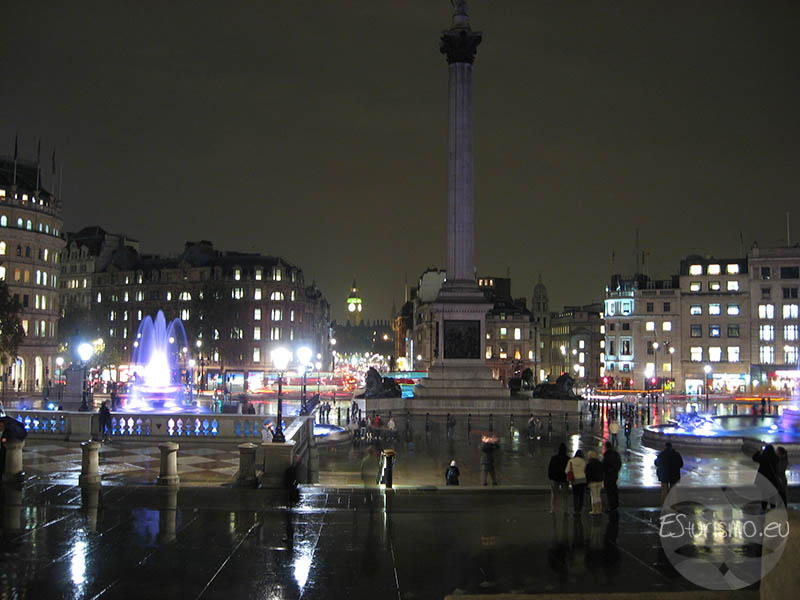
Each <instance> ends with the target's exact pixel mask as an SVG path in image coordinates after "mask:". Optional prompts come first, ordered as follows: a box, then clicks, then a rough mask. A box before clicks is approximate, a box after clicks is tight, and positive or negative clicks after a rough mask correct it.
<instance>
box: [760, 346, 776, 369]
mask: <svg viewBox="0 0 800 600" xmlns="http://www.w3.org/2000/svg"><path fill="white" fill-rule="evenodd" d="M758 358H759V360H760V361H761V364H764V365H771V364H774V363H775V347H774V346H761V347H759V349H758Z"/></svg>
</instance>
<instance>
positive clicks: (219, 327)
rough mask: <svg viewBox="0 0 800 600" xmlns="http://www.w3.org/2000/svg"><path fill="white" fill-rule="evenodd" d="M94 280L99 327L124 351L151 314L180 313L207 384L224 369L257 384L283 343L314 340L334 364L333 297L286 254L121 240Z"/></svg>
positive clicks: (320, 354)
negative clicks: (167, 252) (165, 250)
mask: <svg viewBox="0 0 800 600" xmlns="http://www.w3.org/2000/svg"><path fill="white" fill-rule="evenodd" d="M92 285H93V290H94V291H93V294H94V296H93V298H92V303H93V310H96V311H98V312H99V314H100V315H101V318H102V320H103V322H104V323H105V324H106V325H105V327H104V330H102V331H101V334H103V335H104V336H105V339H106V340H107V343H111V344H114V345H116V346H117V348H118V350H119V355H120V356H122V357H130V355H131V352H132V348H133V343H134V341H135V340H136V335H137V332H138V328H139V325H140V323H141V322H142V320H143V319H144V317H145V316H147V315H151V316H155V315H156V313H157V312H158V311H159V310H163V311H164V314H165V317H166V318H167V321H170V320H171V319H174V318H180V319H181V320H182V321H183V323H184V327H185V329H186V333H187V344H188V347H190V348H191V349H192V350H191V351H190V352H189V354H190V355H193V356H194V357H195V359H196V361H197V362H198V364H199V365H200V371H201V373H202V376H203V377H204V378H205V380H204V381H203V385H204V386H208V385H210V382H211V381H212V380H213V379H214V377H218V379H217V381H218V380H219V377H222V376H224V378H225V380H226V381H228V380H229V379H230V378H231V377H233V378H235V381H236V382H237V383H236V385H234V386H233V388H234V389H236V388H237V387H241V388H243V389H247V388H253V387H255V386H257V385H259V382H260V380H261V379H262V378H263V376H264V374H265V372H267V371H269V370H271V369H272V361H271V357H270V353H271V351H272V350H273V349H275V348H277V347H279V346H282V347H286V348H288V349H290V350H292V351H295V350H296V349H297V348H299V347H301V346H309V347H310V348H311V350H312V355H313V356H314V357H316V360H319V361H320V362H321V363H322V364H321V365H320V366H321V368H324V369H327V368H328V367H329V364H330V357H331V347H330V339H331V336H330V307H329V305H328V302H327V301H326V300H325V298H324V297H323V295H322V293H321V292H320V291H319V290H318V289H317V288H316V286H315V285H311V286H306V284H305V280H304V275H303V271H302V269H300V268H299V267H297V266H296V265H293V264H292V263H290V262H288V261H286V260H284V259H283V258H280V257H274V256H263V255H259V254H244V253H238V252H221V251H218V250H215V249H214V248H213V246H212V244H211V243H210V242H207V241H201V242H187V244H186V246H185V249H184V252H183V253H182V254H181V255H180V256H178V257H175V258H170V257H161V256H152V255H141V254H139V253H138V252H137V251H136V250H135V249H134V248H132V247H131V246H123V247H120V248H118V249H117V250H116V251H115V252H114V253H113V256H112V259H111V261H110V262H109V264H108V266H107V267H106V269H105V270H103V271H101V272H97V273H95V274H94V280H93V284H92ZM212 324H213V325H212ZM128 360H129V358H128Z"/></svg>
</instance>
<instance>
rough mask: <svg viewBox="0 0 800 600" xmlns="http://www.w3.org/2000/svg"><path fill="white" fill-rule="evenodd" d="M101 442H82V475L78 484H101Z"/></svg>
mask: <svg viewBox="0 0 800 600" xmlns="http://www.w3.org/2000/svg"><path fill="white" fill-rule="evenodd" d="M100 445H101V444H100V442H81V475H80V477H78V485H100V469H99V461H98V451H99V450H100Z"/></svg>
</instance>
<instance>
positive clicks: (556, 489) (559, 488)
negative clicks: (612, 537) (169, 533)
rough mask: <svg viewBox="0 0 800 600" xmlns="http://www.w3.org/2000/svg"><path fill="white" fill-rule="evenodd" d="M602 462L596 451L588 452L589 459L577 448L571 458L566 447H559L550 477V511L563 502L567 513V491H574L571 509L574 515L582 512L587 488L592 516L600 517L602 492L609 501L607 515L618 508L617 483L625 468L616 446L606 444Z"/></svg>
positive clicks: (551, 465)
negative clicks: (603, 491)
mask: <svg viewBox="0 0 800 600" xmlns="http://www.w3.org/2000/svg"><path fill="white" fill-rule="evenodd" d="M603 448H604V452H603V457H602V460H601V459H600V457H599V456H598V454H597V452H595V451H594V450H589V452H588V453H587V455H586V456H584V454H583V451H582V450H580V449H578V450H576V451H575V454H574V456H573V457H572V458H569V457H568V455H567V446H566V444H563V443H562V444H560V445H559V447H558V452H557V453H556V454H555V455H554V456H553V457H552V458H551V459H550V464H549V465H548V468H547V476H548V478H549V479H550V512H551V513H554V512H555V511H556V504H557V503H558V502H559V501H560V502H561V504H562V506H563V512H565V513H566V512H568V508H567V500H566V499H567V496H568V488H569V487H571V488H572V507H573V512H574V514H576V515H578V514H581V513H582V512H583V501H584V497H585V495H586V489H587V488H588V489H589V495H590V501H591V510H590V512H589V514H591V515H600V514H602V513H603V499H602V495H601V492H602V490H603V489H605V491H606V496H607V498H608V508H607V512H612V511H615V510H617V508H619V490H618V487H617V480H618V478H619V472H620V470H621V469H622V457H620V455H619V452H617V451H616V449H615V448H614V446H613V444H612V443H611V442H610V441H607V442H605V443H604V444H603Z"/></svg>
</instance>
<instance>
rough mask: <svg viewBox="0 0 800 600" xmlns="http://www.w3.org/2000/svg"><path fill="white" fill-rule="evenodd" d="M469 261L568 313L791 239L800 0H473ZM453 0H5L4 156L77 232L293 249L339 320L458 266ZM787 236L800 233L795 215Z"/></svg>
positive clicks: (153, 246) (163, 244)
mask: <svg viewBox="0 0 800 600" xmlns="http://www.w3.org/2000/svg"><path fill="white" fill-rule="evenodd" d="M470 7H471V14H472V24H473V27H474V28H475V29H480V30H482V31H483V32H484V41H483V44H482V45H481V46H480V48H479V52H478V57H477V60H476V63H475V76H474V83H475V127H476V130H475V151H476V161H475V166H476V219H477V221H478V227H477V229H478V231H477V239H476V264H477V267H478V271H479V273H481V274H491V275H497V276H503V275H505V274H506V272H507V269H510V272H511V276H512V278H513V292H514V294H515V295H516V296H523V295H524V296H526V297H528V298H530V295H531V291H532V287H533V285H534V283H535V282H536V278H537V276H538V275H539V274H541V275H542V277H543V279H544V282H545V284H546V285H547V286H548V288H549V291H550V298H551V307H552V308H557V307H560V306H561V305H563V304H581V303H587V302H590V301H592V300H599V299H601V298H602V295H603V289H604V285H605V283H606V281H607V279H608V275H609V272H610V270H611V254H612V251H615V253H616V262H617V270H618V271H622V272H626V273H630V272H632V271H633V269H634V244H635V241H634V240H635V229H636V228H637V227H638V228H639V230H640V236H641V246H642V249H643V250H645V251H647V252H649V255H648V270H649V271H650V273H651V274H652V275H656V276H665V275H668V274H669V273H672V272H674V271H676V270H677V267H678V261H679V260H680V259H681V258H682V257H684V256H686V255H687V254H689V253H692V252H697V253H702V254H716V255H725V256H732V255H738V252H739V247H740V241H739V240H740V236H739V232H740V230H741V232H742V236H743V239H744V243H745V247H747V246H749V245H750V243H751V242H752V241H753V240H758V242H759V243H760V245H762V246H764V245H769V244H782V243H785V235H786V234H785V230H786V225H785V222H786V219H785V213H786V211H787V210H791V209H792V207H793V204H795V202H796V199H797V198H798V197H800V180H799V179H798V172H800V169H798V163H799V162H800V161H798V159H800V149H799V148H800V147H799V146H798V142H799V141H800V113H799V112H798V107H799V106H800V78H798V68H797V65H798V57H800V35H798V33H797V32H798V31H800V3H798V2H777V1H776V2H752V1H731V0H718V1H702V2H698V1H696V0H692V1H690V2H676V1H669V2H667V1H664V2H646V1H642V0H629V1H619V0H615V1H614V2H577V1H569V2H565V1H564V0H557V1H552V2H540V1H532V0H492V1H491V2H490V1H489V0H473V1H471V2H470ZM451 12H452V10H451V7H450V5H449V2H447V1H446V0H401V1H390V0H372V1H369V0H358V1H353V0H350V1H346V0H341V1H339V2H324V1H322V0H271V1H270V2H263V3H257V2H251V1H246V2H245V1H229V2H198V1H192V2H178V1H173V0H170V1H169V2H163V1H159V2H146V1H144V2H108V0H102V1H97V2H88V1H82V0H75V1H72V2H68V3H67V2H65V3H60V2H48V1H21V0H9V1H8V2H6V3H4V5H3V8H2V10H0V110H2V118H1V119H0V152H2V153H6V154H11V153H12V152H13V139H14V134H15V132H19V135H20V139H21V151H22V153H23V154H24V155H26V156H28V157H31V158H32V157H34V156H35V152H36V150H35V149H36V141H37V140H38V139H39V138H40V137H41V138H42V140H43V152H42V154H43V158H44V157H47V160H46V169H45V170H46V171H47V172H48V174H49V170H50V154H51V152H52V147H53V146H56V147H57V150H58V161H59V163H60V164H61V165H62V166H63V169H64V175H63V179H64V202H65V205H64V217H65V220H66V229H67V230H74V229H77V228H80V227H83V226H86V225H92V224H99V225H101V226H102V227H104V228H106V229H108V230H110V231H114V232H122V233H127V234H128V235H130V236H132V237H135V238H138V239H139V240H141V243H142V247H143V249H145V250H146V251H152V252H165V253H166V252H171V253H177V252H179V251H180V250H181V249H182V247H183V243H184V241H185V240H188V239H209V240H212V241H213V242H214V244H215V245H216V246H217V247H219V248H224V249H231V250H240V251H258V252H263V253H268V254H278V255H282V256H285V257H286V258H287V259H289V260H291V261H293V262H296V263H297V264H299V265H300V266H301V267H303V268H304V270H305V272H306V276H307V279H308V280H309V281H310V280H311V279H312V278H316V281H317V283H318V284H319V286H320V287H321V288H322V290H323V292H324V293H325V294H326V296H327V297H328V299H329V301H330V302H331V305H332V308H333V314H334V317H337V318H339V319H341V318H342V317H343V316H344V313H345V311H344V298H345V297H346V296H347V292H348V286H349V285H350V282H351V280H352V278H353V275H355V276H356V277H357V279H358V283H359V286H360V288H361V291H362V297H363V298H364V303H365V314H366V316H367V318H370V319H372V318H388V316H389V312H390V307H391V303H392V299H393V298H395V299H397V300H398V302H399V301H400V300H401V299H402V291H403V280H404V277H405V275H406V274H407V275H408V279H409V281H410V282H414V281H415V280H416V279H417V277H418V276H419V274H420V273H421V272H422V271H423V270H424V269H425V268H426V267H428V266H438V265H444V264H445V252H446V248H445V239H444V232H445V204H446V189H445V185H446V170H447V128H446V125H447V121H446V110H447V64H446V62H445V59H444V57H443V56H442V55H441V54H439V50H438V40H439V36H440V32H441V30H442V29H444V28H446V27H447V26H448V24H449V22H450V15H451ZM791 217H792V219H791V220H792V231H793V233H792V236H793V238H794V239H795V240H800V210H796V209H795V210H794V211H793V214H792V215H791Z"/></svg>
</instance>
